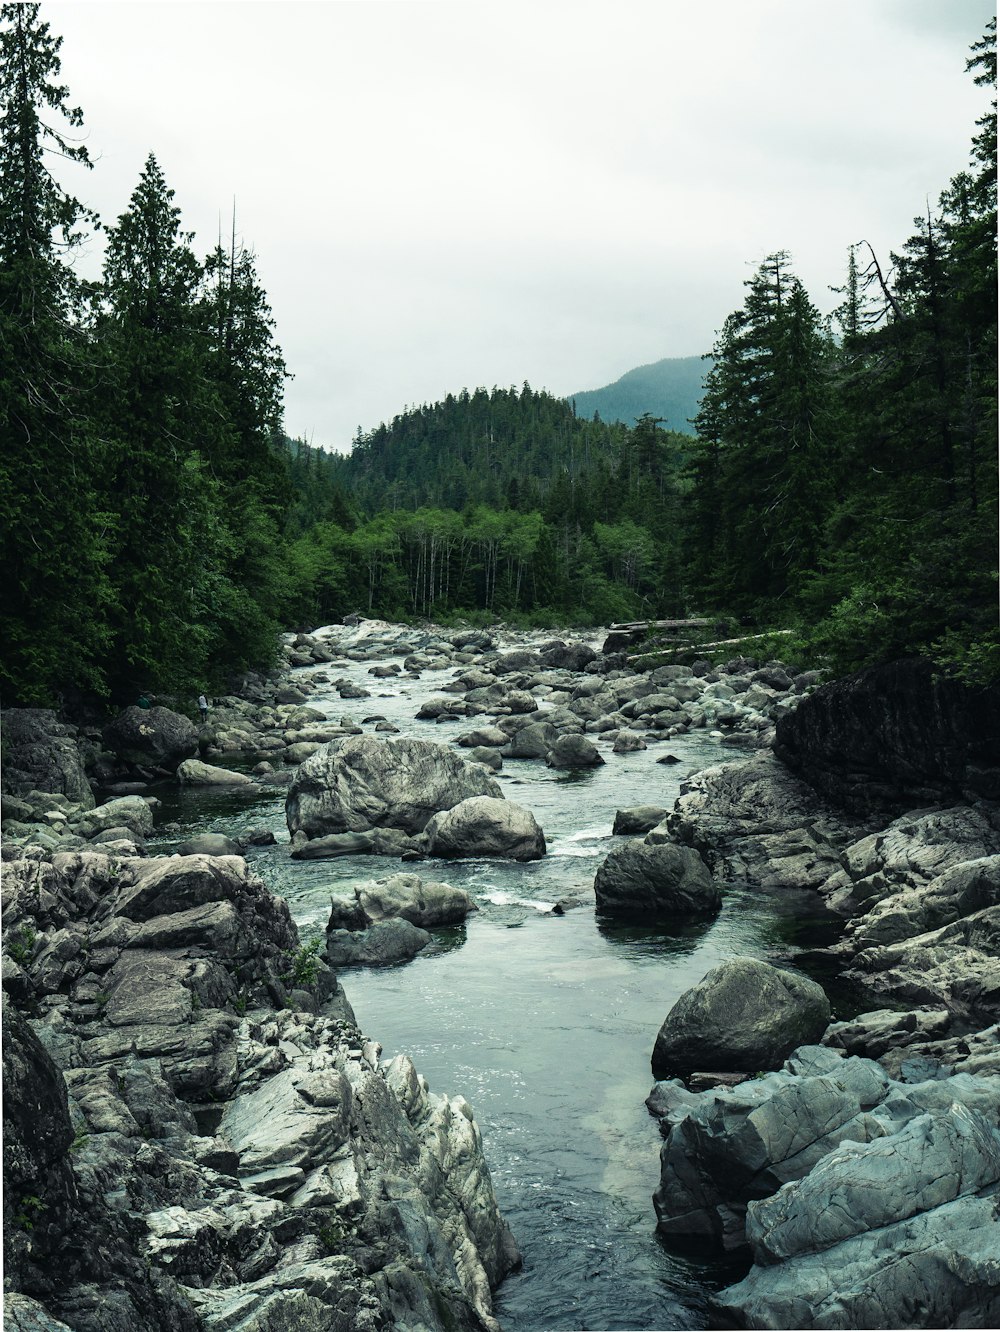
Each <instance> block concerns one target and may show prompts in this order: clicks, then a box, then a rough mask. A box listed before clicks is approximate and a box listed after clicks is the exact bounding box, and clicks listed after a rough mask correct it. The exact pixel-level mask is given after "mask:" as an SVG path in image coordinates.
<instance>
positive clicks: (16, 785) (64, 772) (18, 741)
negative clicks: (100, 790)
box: [0, 708, 94, 809]
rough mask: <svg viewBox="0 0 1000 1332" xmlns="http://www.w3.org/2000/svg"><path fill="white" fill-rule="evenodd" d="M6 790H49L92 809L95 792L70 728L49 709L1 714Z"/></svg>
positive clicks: (4, 787)
mask: <svg viewBox="0 0 1000 1332" xmlns="http://www.w3.org/2000/svg"><path fill="white" fill-rule="evenodd" d="M0 741H2V746H3V769H2V778H3V790H4V791H5V792H9V793H10V794H11V795H27V794H28V792H29V791H50V792H55V793H58V794H60V795H64V796H66V797H67V799H68V800H70V801H72V802H73V804H75V805H82V806H83V807H84V808H85V809H90V808H91V806H92V805H93V803H94V793H93V791H91V789H90V784H89V782H88V781H87V774H86V772H85V771H84V764H83V758H82V756H81V754H80V750H79V748H78V747H77V744H76V742H75V740H74V739H73V735H72V732H71V728H70V727H68V726H64V725H63V724H62V723H61V722H59V721H57V720H56V714H55V713H54V712H51V711H49V710H48V709H46V708H8V709H7V710H6V711H5V712H3V713H0Z"/></svg>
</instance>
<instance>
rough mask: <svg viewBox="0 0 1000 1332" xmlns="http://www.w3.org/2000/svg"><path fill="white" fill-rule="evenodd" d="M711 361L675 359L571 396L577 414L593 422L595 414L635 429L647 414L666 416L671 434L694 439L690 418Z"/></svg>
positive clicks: (685, 358) (695, 358) (633, 371)
mask: <svg viewBox="0 0 1000 1332" xmlns="http://www.w3.org/2000/svg"><path fill="white" fill-rule="evenodd" d="M710 365H711V362H710V361H706V360H703V359H702V358H701V357H700V356H671V357H667V358H666V359H665V360H663V361H654V362H653V363H652V365H640V366H637V367H636V368H635V369H634V370H629V371H628V373H627V374H624V375H622V377H621V379H616V380H615V382H614V383H613V384H608V385H607V386H606V387H605V388H599V389H587V390H585V391H584V392H582V393H571V394H569V396H568V398H567V399H566V400H567V402H575V403H576V414H577V416H578V417H583V418H584V419H585V420H589V419H591V418H592V417H593V415H594V413H595V412H598V413H599V414H600V417H601V420H602V421H624V423H625V424H626V425H629V426H631V425H634V424H635V422H636V421H637V419H638V418H639V417H640V416H642V415H643V414H644V413H645V412H649V413H651V414H652V415H653V416H662V417H663V418H664V423H665V425H666V428H667V429H668V430H676V431H678V432H679V433H680V434H684V435H693V434H694V427H693V426H692V425H691V424H690V418H691V417H692V416H694V415H695V413H696V412H697V410H698V403H699V402H700V401H701V395H702V392H703V391H704V383H705V375H706V374H707V372H708V369H709V367H710Z"/></svg>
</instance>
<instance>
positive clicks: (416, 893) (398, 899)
mask: <svg viewBox="0 0 1000 1332" xmlns="http://www.w3.org/2000/svg"><path fill="white" fill-rule="evenodd" d="M355 894H356V896H357V900H358V903H359V905H360V907H361V909H362V911H363V912H364V915H365V918H366V919H367V921H368V922H369V923H370V924H371V923H374V922H375V921H379V920H390V919H393V918H394V917H399V918H401V919H402V920H408V921H409V922H410V924H411V925H419V926H420V927H421V928H422V929H425V930H426V929H433V928H434V927H435V926H438V925H457V924H459V923H460V922H461V921H463V920H465V918H466V916H467V915H468V914H469V912H470V911H475V910H476V907H475V904H474V903H473V901H472V898H471V897H470V896H469V894H468V893H467V892H466V891H465V889H464V888H453V887H452V886H451V884H450V883H440V882H436V881H435V880H432V879H422V878H421V877H420V876H419V875H418V874H393V875H392V876H391V877H389V878H387V879H374V880H371V881H370V882H368V883H365V884H362V885H361V886H360V887H358V888H356V889H355Z"/></svg>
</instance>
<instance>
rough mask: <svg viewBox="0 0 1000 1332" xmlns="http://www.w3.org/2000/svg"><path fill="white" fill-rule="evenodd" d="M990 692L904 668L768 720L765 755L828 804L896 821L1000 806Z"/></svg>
mask: <svg viewBox="0 0 1000 1332" xmlns="http://www.w3.org/2000/svg"><path fill="white" fill-rule="evenodd" d="M997 735H1000V687H998V686H991V687H990V688H971V687H969V686H967V685H963V684H960V683H959V682H958V681H956V680H949V679H947V678H945V677H943V676H942V675H941V674H940V673H939V672H938V671H937V670H936V668H935V667H934V666H933V664H932V663H931V662H929V661H924V660H922V659H917V658H913V659H909V660H905V661H896V662H889V663H887V664H886V665H882V666H875V667H872V668H870V669H868V670H865V671H861V672H860V673H858V674H857V675H852V676H849V677H848V678H847V679H844V680H836V681H834V682H833V683H831V684H827V685H823V686H821V687H820V688H819V689H817V690H816V691H815V692H814V693H812V694H810V695H809V696H808V697H807V698H804V699H803V700H802V702H801V703H800V704H799V705H798V707H797V708H796V709H795V710H794V711H793V712H790V713H788V714H787V715H785V716H783V717H781V718H780V720H779V721H778V726H777V731H776V735H775V752H776V753H777V754H778V756H779V757H780V758H781V759H782V761H783V762H785V763H787V764H788V765H789V766H790V767H791V768H793V769H794V770H795V771H796V772H797V773H799V774H800V775H801V776H802V777H803V778H804V779H805V781H807V782H808V783H809V784H810V786H812V787H814V788H815V789H816V790H817V791H820V792H822V794H823V795H824V796H826V797H827V799H829V800H830V801H831V802H832V803H833V804H835V805H841V806H844V807H845V808H847V809H850V810H852V811H855V812H857V813H861V814H867V813H869V812H877V813H879V814H899V813H902V812H903V811H904V810H907V809H913V808H915V807H918V806H920V805H929V804H937V803H941V802H942V801H946V800H947V801H953V800H954V799H955V797H956V796H965V797H968V796H970V795H971V796H980V797H985V798H986V799H989V800H996V799H998V798H1000V758H998V751H997V745H996V737H997Z"/></svg>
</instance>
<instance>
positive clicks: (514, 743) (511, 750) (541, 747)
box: [503, 721, 559, 759]
mask: <svg viewBox="0 0 1000 1332" xmlns="http://www.w3.org/2000/svg"><path fill="white" fill-rule="evenodd" d="M558 739H559V731H558V730H557V728H556V727H555V726H553V725H552V724H551V722H544V721H540V722H531V723H530V724H529V725H528V726H522V727H521V729H520V730H519V731H518V732H517V733H516V734H515V735H513V736H511V737H510V742H509V744H508V745H507V747H506V748H505V749H504V751H503V752H504V757H505V758H512V759H540V758H544V757H545V755H546V754H547V753H548V752H549V750H550V749H551V748H552V746H553V745H554V744H555V743H556V741H557V740H558Z"/></svg>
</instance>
